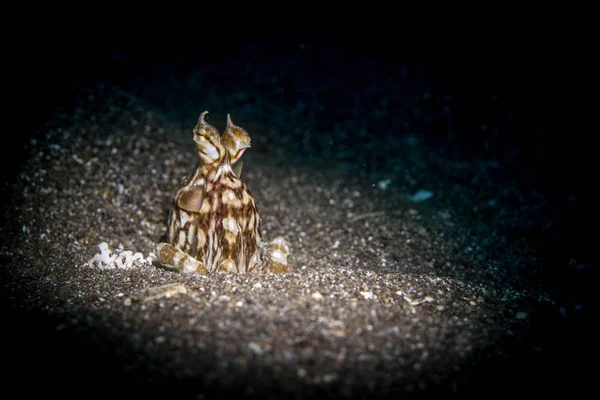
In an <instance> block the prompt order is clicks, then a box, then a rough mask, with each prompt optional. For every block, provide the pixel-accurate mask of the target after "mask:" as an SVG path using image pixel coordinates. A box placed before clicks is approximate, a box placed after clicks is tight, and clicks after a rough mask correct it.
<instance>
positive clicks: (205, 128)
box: [193, 111, 221, 164]
mask: <svg viewBox="0 0 600 400" xmlns="http://www.w3.org/2000/svg"><path fill="white" fill-rule="evenodd" d="M206 114H208V111H204V112H203V113H202V114H200V118H198V123H197V124H196V127H195V128H194V138H193V139H194V142H196V148H197V150H198V154H199V156H200V159H201V160H202V161H203V162H204V163H207V164H212V163H214V162H215V161H218V160H220V159H221V151H220V149H221V143H220V142H221V140H220V138H219V132H217V129H216V128H215V127H214V126H212V125H211V124H209V123H207V122H206V121H204V116H205V115H206Z"/></svg>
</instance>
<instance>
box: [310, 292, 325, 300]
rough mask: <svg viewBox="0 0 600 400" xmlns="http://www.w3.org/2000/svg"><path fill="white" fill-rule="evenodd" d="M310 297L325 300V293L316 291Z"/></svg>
mask: <svg viewBox="0 0 600 400" xmlns="http://www.w3.org/2000/svg"><path fill="white" fill-rule="evenodd" d="M310 297H312V298H313V300H323V295H322V294H321V293H319V292H314V293H313V294H311V295H310Z"/></svg>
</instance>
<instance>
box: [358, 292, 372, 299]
mask: <svg viewBox="0 0 600 400" xmlns="http://www.w3.org/2000/svg"><path fill="white" fill-rule="evenodd" d="M360 295H361V296H362V297H364V298H365V299H367V300H371V299H372V298H373V292H360Z"/></svg>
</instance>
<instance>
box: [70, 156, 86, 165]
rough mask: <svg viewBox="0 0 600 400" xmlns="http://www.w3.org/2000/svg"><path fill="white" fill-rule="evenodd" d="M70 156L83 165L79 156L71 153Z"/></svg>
mask: <svg viewBox="0 0 600 400" xmlns="http://www.w3.org/2000/svg"><path fill="white" fill-rule="evenodd" d="M71 158H72V159H73V160H75V162H76V163H77V164H79V165H83V164H84V163H85V162H84V161H83V160H82V159H81V158H79V157H77V155H76V154H73V155H71Z"/></svg>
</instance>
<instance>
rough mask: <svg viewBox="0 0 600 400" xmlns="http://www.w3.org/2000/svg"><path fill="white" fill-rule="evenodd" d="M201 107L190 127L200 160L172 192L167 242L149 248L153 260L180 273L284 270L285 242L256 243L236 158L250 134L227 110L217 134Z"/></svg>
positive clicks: (253, 215) (256, 222)
mask: <svg viewBox="0 0 600 400" xmlns="http://www.w3.org/2000/svg"><path fill="white" fill-rule="evenodd" d="M207 113H208V112H207V111H205V112H203V113H202V114H201V115H200V118H199V119H198V123H197V124H196V127H195V128H194V137H193V140H194V142H195V143H196V149H197V151H198V155H199V157H200V161H199V163H198V165H197V166H196V168H195V169H194V171H193V172H192V174H191V175H189V176H188V177H187V178H186V179H185V180H184V181H183V182H182V184H181V186H180V187H179V190H178V191H177V195H176V196H175V198H174V202H173V208H172V209H171V212H170V214H169V227H168V243H165V242H163V243H159V244H158V245H157V246H156V249H155V253H156V255H157V257H158V261H159V262H160V263H161V264H162V265H164V266H166V267H169V268H171V269H174V270H176V271H179V272H183V273H198V274H208V273H214V272H224V273H283V272H289V268H288V266H287V256H288V254H289V244H288V242H287V241H286V240H285V239H284V238H282V237H278V238H276V239H274V240H273V241H272V242H270V243H268V244H266V245H265V244H262V243H261V234H260V226H261V222H260V215H259V213H258V210H257V209H256V204H255V202H254V197H253V196H252V193H250V190H249V189H248V187H247V186H246V184H245V183H244V182H243V181H242V180H241V179H240V174H241V160H240V158H241V156H242V154H243V153H244V151H245V150H246V149H247V148H248V147H250V136H249V135H248V133H247V132H246V131H245V130H244V129H242V128H240V127H238V126H235V125H234V124H233V123H232V122H231V118H230V117H229V115H228V116H227V127H226V129H225V132H223V135H222V136H219V133H218V132H217V130H216V128H215V127H213V126H212V125H210V124H208V123H207V122H206V121H204V116H205V115H206V114H207ZM232 165H233V166H234V168H235V169H236V172H234V169H233V168H232ZM238 167H240V168H238Z"/></svg>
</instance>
